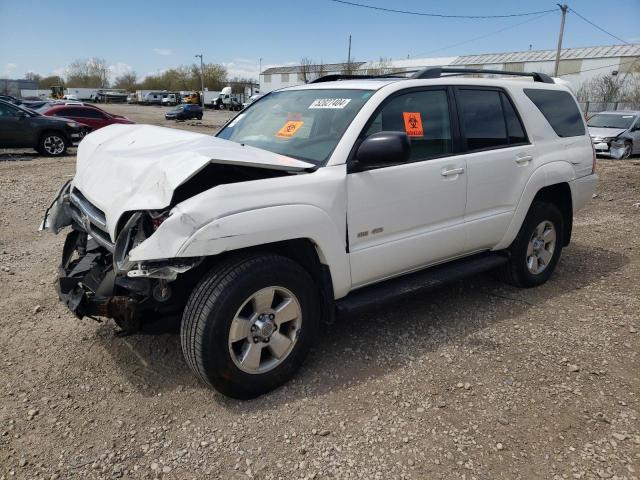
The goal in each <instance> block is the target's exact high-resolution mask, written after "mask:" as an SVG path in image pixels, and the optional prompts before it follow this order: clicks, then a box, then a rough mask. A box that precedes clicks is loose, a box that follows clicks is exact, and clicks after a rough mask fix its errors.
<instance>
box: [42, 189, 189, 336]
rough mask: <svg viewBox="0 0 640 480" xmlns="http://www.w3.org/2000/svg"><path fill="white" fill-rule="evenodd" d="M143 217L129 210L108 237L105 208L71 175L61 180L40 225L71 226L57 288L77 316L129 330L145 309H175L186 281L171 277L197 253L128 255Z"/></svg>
mask: <svg viewBox="0 0 640 480" xmlns="http://www.w3.org/2000/svg"><path fill="white" fill-rule="evenodd" d="M144 222H145V218H144V217H143V214H142V213H141V212H138V213H134V214H132V215H131V216H130V217H129V220H128V221H127V222H125V225H124V226H123V227H122V229H121V231H120V232H119V235H118V237H117V238H116V242H115V243H113V242H112V241H111V238H110V237H109V235H108V233H107V231H106V220H105V218H104V213H103V212H102V211H101V210H99V209H98V208H97V207H95V206H94V205H93V204H91V203H90V202H89V201H88V200H87V199H86V198H85V197H84V196H83V195H82V193H81V192H80V191H79V190H77V189H75V188H74V187H73V185H72V184H71V182H70V181H69V182H67V183H66V184H64V185H63V186H62V188H61V189H60V191H59V192H58V194H57V195H56V197H55V200H54V201H53V203H52V204H51V206H50V207H49V208H48V209H47V210H46V212H45V215H44V219H43V221H42V224H41V225H40V230H49V231H51V232H53V233H59V232H60V231H61V230H62V229H64V228H65V227H68V226H71V231H70V232H69V233H68V234H67V237H66V240H65V243H64V247H63V250H62V259H61V262H60V266H59V267H58V280H57V285H56V290H57V292H58V296H59V297H60V300H62V301H63V302H64V303H65V305H67V307H68V308H69V310H71V311H72V312H73V313H74V314H75V315H76V316H77V317H78V318H83V317H90V318H95V317H109V318H113V319H115V320H116V323H118V325H120V326H121V327H122V328H123V329H125V330H127V331H134V330H136V329H137V328H138V327H139V324H140V318H141V314H142V313H143V312H145V311H151V310H153V311H156V312H163V313H168V312H175V311H176V310H177V309H179V307H180V305H181V304H182V303H183V301H184V298H183V297H184V288H183V287H184V286H185V284H184V282H180V281H178V282H174V281H175V280H176V279H178V275H179V274H182V273H184V272H186V271H188V270H190V269H191V268H193V267H194V266H196V265H197V264H199V262H200V259H197V258H192V259H189V258H181V259H175V260H156V261H148V262H132V261H130V260H129V258H128V252H129V250H130V249H131V248H132V247H133V246H134V245H135V244H136V239H137V238H138V237H140V236H143V237H144V233H143V230H144ZM140 241H144V238H142V239H141V240H140ZM169 284H171V286H169Z"/></svg>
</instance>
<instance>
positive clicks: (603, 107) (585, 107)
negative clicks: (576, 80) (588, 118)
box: [578, 102, 640, 115]
mask: <svg viewBox="0 0 640 480" xmlns="http://www.w3.org/2000/svg"><path fill="white" fill-rule="evenodd" d="M578 103H579V105H580V108H581V109H582V111H583V112H584V113H585V115H592V114H594V113H598V112H604V111H615V110H640V103H632V102H578Z"/></svg>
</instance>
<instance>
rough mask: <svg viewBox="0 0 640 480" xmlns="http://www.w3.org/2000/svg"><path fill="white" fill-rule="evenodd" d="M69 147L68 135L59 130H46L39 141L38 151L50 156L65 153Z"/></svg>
mask: <svg viewBox="0 0 640 480" xmlns="http://www.w3.org/2000/svg"><path fill="white" fill-rule="evenodd" d="M68 147H69V141H68V140H67V137H65V136H64V135H63V134H61V133H58V132H45V133H44V134H43V135H42V136H41V137H40V142H39V143H38V151H39V152H40V153H41V154H43V155H47V156H49V157H59V156H61V155H64V154H65V152H66V151H67V148H68Z"/></svg>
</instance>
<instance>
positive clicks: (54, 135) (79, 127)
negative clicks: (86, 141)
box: [0, 100, 90, 157]
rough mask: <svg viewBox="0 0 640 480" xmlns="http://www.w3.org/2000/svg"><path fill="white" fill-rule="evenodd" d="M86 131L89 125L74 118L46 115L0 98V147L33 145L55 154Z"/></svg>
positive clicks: (62, 152)
mask: <svg viewBox="0 0 640 480" xmlns="http://www.w3.org/2000/svg"><path fill="white" fill-rule="evenodd" d="M88 131H90V127H88V126H87V125H84V124H82V123H79V122H76V121H74V120H70V119H67V118H55V117H46V116H44V115H41V114H39V113H38V112H35V111H33V110H29V109H26V108H22V107H20V106H17V105H13V104H12V103H10V102H5V101H4V100H0V148H35V149H36V150H37V151H39V152H40V153H41V154H43V155H48V156H52V157H59V156H60V155H64V154H65V152H66V151H67V148H68V147H69V146H70V145H73V144H74V143H77V142H79V141H80V140H81V139H82V138H83V137H84V136H85V134H86V133H87V132H88Z"/></svg>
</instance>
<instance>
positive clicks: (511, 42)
mask: <svg viewBox="0 0 640 480" xmlns="http://www.w3.org/2000/svg"><path fill="white" fill-rule="evenodd" d="M355 1H358V2H359V3H366V4H369V5H375V6H383V7H390V8H396V9H405V10H417V11H423V12H433V13H446V14H459V15H501V14H505V13H520V12H530V11H541V10H548V9H552V8H557V7H556V3H555V1H546V0H545V1H540V0H538V1H520V2H514V1H512V0H510V1H507V0H495V1H484V2H480V1H473V0H449V1H447V2H426V1H416V0H394V1H390V0H386V1H385V0H355ZM569 6H570V7H573V8H575V10H576V11H577V12H579V13H580V14H582V15H583V16H585V17H586V18H588V19H589V20H591V21H593V22H594V23H597V24H598V25H600V26H601V27H603V28H604V29H606V30H608V31H610V32H612V33H614V34H615V35H617V36H619V37H621V38H623V39H625V40H626V41H629V42H637V43H640V0H606V1H605V0H574V1H573V3H569ZM523 22H526V23H523ZM559 22H560V14H559V11H558V12H554V13H552V14H548V15H545V16H542V17H541V18H534V17H519V18H507V19H491V20H469V19H442V18H430V17H420V16H409V15H402V14H393V13H386V12H377V11H373V10H368V9H361V8H357V7H354V6H347V5H341V4H337V3H334V2H331V1H330V0H276V1H268V0H260V1H257V0H244V1H242V2H229V1H224V2H222V1H219V2H211V1H209V2H207V1H195V0H184V1H181V2H175V1H164V0H160V1H154V2H143V1H137V0H130V1H120V0H112V1H109V2H91V1H87V0H84V1H76V0H67V1H64V0H58V1H55V2H53V1H43V0H0V77H4V76H9V77H12V78H17V77H21V76H22V75H23V74H24V73H25V72H28V71H35V72H37V73H40V74H41V75H50V74H54V73H56V74H61V73H64V69H65V67H66V66H67V65H68V64H69V63H71V62H72V61H74V60H75V59H80V58H88V57H100V58H104V59H105V60H106V61H107V63H108V64H109V65H110V66H111V68H112V72H113V75H114V76H115V75H117V74H120V73H122V72H125V71H127V70H134V71H136V72H137V73H138V75H139V76H140V77H144V76H145V75H148V74H150V73H157V72H159V71H161V70H163V69H167V68H171V67H173V66H176V65H180V64H185V63H191V62H193V61H195V60H196V59H195V58H194V55H195V54H196V53H200V52H202V53H203V54H204V59H205V61H206V62H216V63H221V64H224V65H225V66H227V68H228V70H229V73H230V74H231V75H241V76H253V77H256V76H257V72H258V65H259V58H262V66H263V68H265V67H267V66H272V65H283V64H291V63H297V62H298V61H299V60H300V58H301V57H303V56H306V57H310V58H312V59H314V60H316V61H320V60H322V61H324V62H325V63H331V62H339V61H344V60H346V57H347V41H348V36H349V34H351V35H352V36H353V44H352V57H353V58H354V59H355V60H376V59H378V58H379V57H380V56H382V57H388V58H406V57H407V55H410V56H411V57H419V56H453V55H464V54H472V53H491V52H504V51H514V50H527V49H528V48H529V44H532V45H533V49H548V48H555V46H556V42H557V34H558V28H559ZM500 29H505V30H504V31H502V32H500V33H497V34H492V35H488V34H491V33H492V32H496V31H497V30H500ZM484 35H488V36H486V37H485V38H481V39H477V40H472V39H474V38H476V37H481V36H484ZM461 42H466V43H464V44H462V45H457V46H454V47H451V45H455V44H459V43H461ZM616 43H620V42H618V41H617V40H615V39H613V38H611V37H609V36H607V35H606V34H604V33H602V32H600V31H598V30H597V29H595V28H594V27H592V26H591V25H589V24H587V23H585V22H584V21H583V20H581V19H580V18H578V17H577V16H575V15H573V14H571V13H569V14H568V16H567V25H566V30H565V37H564V44H563V45H564V46H565V47H578V46H594V45H607V44H616ZM446 47H451V48H446Z"/></svg>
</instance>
